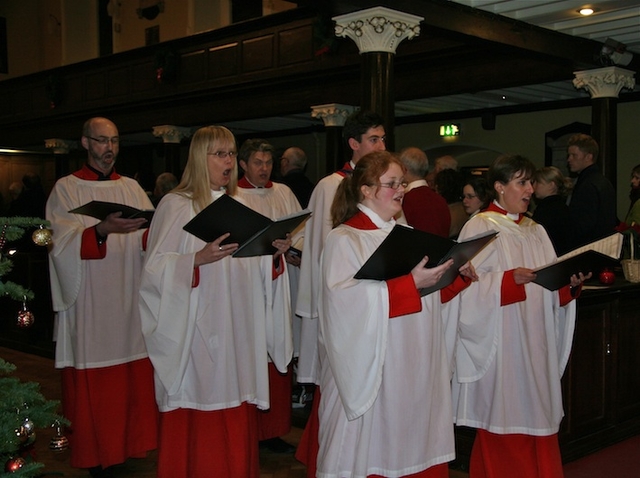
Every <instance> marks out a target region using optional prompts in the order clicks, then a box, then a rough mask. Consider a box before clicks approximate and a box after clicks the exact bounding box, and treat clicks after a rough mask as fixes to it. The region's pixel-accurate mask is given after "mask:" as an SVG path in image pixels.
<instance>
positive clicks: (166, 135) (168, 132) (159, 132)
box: [153, 124, 192, 143]
mask: <svg viewBox="0 0 640 478" xmlns="http://www.w3.org/2000/svg"><path fill="white" fill-rule="evenodd" d="M191 134H192V133H191V128H185V127H183V126H173V125H170V124H165V125H161V126H154V127H153V135H154V136H155V137H156V138H162V142H163V143H180V141H182V140H183V138H190V137H191Z"/></svg>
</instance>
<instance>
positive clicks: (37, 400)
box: [0, 359, 69, 478]
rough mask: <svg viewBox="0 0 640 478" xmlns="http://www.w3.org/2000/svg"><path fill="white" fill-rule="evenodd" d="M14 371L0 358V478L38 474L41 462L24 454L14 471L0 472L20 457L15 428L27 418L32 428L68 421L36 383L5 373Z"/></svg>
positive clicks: (18, 437)
mask: <svg viewBox="0 0 640 478" xmlns="http://www.w3.org/2000/svg"><path fill="white" fill-rule="evenodd" d="M14 371H15V366H14V365H13V364H10V363H8V362H6V361H4V360H2V359H0V466H1V467H2V468H0V478H3V477H11V478H15V477H23V478H31V477H35V476H37V475H38V470H40V469H41V468H42V466H43V465H42V464H41V463H36V462H34V461H33V460H32V459H31V458H30V457H28V456H27V457H25V460H26V461H27V463H25V465H23V466H22V468H20V469H19V470H17V471H16V472H14V473H2V471H3V470H4V465H5V464H6V463H7V462H8V461H9V460H10V459H12V458H15V457H17V456H21V448H22V447H23V446H24V443H22V441H21V438H20V436H19V435H18V434H17V432H16V431H17V430H19V429H20V426H21V425H22V424H23V423H24V422H25V421H26V420H27V419H28V420H30V421H32V422H33V424H34V427H35V428H36V429H38V428H47V427H51V426H53V425H54V424H55V423H56V421H58V422H59V423H60V424H63V425H68V424H69V421H68V420H67V419H66V418H64V417H62V416H61V415H59V414H58V413H56V410H57V409H58V407H59V405H60V403H59V402H58V401H57V400H47V399H46V398H45V397H44V396H43V395H42V394H41V393H40V384H38V383H35V382H21V381H20V380H18V379H17V378H15V377H10V376H8V375H10V374H11V373H12V372H14ZM36 439H37V437H36Z"/></svg>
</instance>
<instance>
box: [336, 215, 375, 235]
mask: <svg viewBox="0 0 640 478" xmlns="http://www.w3.org/2000/svg"><path fill="white" fill-rule="evenodd" d="M344 223H345V224H346V225H347V226H351V227H354V228H356V229H361V230H364V231H370V230H373V229H378V226H376V225H375V224H374V223H373V221H372V220H371V219H369V216H367V215H366V214H365V213H363V212H362V211H358V212H357V213H356V214H355V215H353V216H352V217H350V218H349V219H347V220H346V221H345V222H344Z"/></svg>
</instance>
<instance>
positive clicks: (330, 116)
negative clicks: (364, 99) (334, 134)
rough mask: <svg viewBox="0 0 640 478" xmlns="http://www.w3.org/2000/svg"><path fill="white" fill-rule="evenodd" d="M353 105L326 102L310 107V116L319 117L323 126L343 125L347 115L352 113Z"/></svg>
mask: <svg viewBox="0 0 640 478" xmlns="http://www.w3.org/2000/svg"><path fill="white" fill-rule="evenodd" d="M355 109H356V108H355V106H350V105H341V104H339V103H328V104H326V105H318V106H312V107H311V117H312V118H320V119H321V120H322V121H323V123H324V125H325V126H344V122H345V121H346V119H347V117H348V116H349V115H350V114H351V113H353V111H354V110H355Z"/></svg>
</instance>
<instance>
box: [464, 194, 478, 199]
mask: <svg viewBox="0 0 640 478" xmlns="http://www.w3.org/2000/svg"><path fill="white" fill-rule="evenodd" d="M477 197H478V195H477V194H463V195H462V196H460V199H473V198H477Z"/></svg>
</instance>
